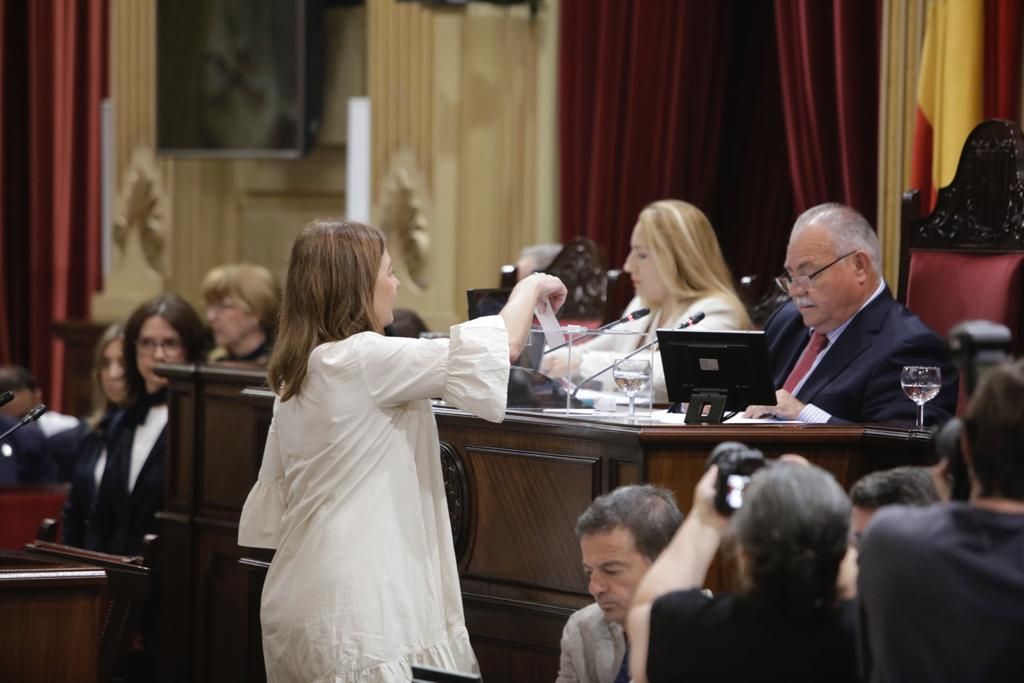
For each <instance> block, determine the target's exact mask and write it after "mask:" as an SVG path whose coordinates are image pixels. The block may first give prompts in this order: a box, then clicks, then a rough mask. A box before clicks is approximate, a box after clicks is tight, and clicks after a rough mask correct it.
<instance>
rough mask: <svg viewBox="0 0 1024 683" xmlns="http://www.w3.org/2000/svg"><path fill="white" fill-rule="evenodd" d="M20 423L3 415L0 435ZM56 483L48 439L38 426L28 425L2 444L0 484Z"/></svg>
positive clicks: (55, 469)
mask: <svg viewBox="0 0 1024 683" xmlns="http://www.w3.org/2000/svg"><path fill="white" fill-rule="evenodd" d="M17 423H18V420H16V419H14V418H13V417H9V416H7V415H0V434H2V433H3V432H6V431H7V430H8V429H9V428H10V427H13V426H14V425H16V424H17ZM56 480H57V467H56V466H55V465H54V464H53V460H51V458H50V450H49V448H48V447H47V444H46V437H45V436H43V433H42V432H41V431H40V430H39V426H38V425H35V424H27V425H25V426H24V427H22V428H20V429H18V430H17V431H15V432H14V433H13V434H11V435H10V436H8V437H7V438H5V439H4V440H3V441H2V442H0V485H5V486H14V485H16V484H45V483H49V482H52V481H56Z"/></svg>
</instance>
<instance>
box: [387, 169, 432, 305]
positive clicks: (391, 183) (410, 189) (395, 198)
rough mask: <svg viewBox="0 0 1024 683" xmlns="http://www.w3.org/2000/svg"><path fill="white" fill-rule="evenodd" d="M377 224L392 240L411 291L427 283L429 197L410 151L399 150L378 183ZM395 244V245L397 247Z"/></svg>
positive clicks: (417, 290) (394, 253) (422, 288)
mask: <svg viewBox="0 0 1024 683" xmlns="http://www.w3.org/2000/svg"><path fill="white" fill-rule="evenodd" d="M377 215H378V216H379V219H378V222H377V224H378V226H379V227H380V229H381V230H383V231H384V234H385V235H387V237H388V242H389V244H391V245H392V246H391V249H390V251H391V257H392V259H394V261H395V265H396V268H397V269H398V270H400V271H402V272H401V273H400V277H402V275H404V277H402V279H403V280H404V281H405V282H407V283H409V284H410V285H411V287H412V289H413V291H416V292H421V291H423V290H426V289H428V288H429V287H430V278H429V276H428V268H429V256H430V234H429V229H430V215H431V210H430V198H429V194H428V191H427V186H426V182H425V181H424V179H423V175H422V174H421V173H420V172H419V170H418V168H417V165H416V160H415V158H414V156H413V154H412V153H411V152H410V151H409V150H407V149H403V150H400V151H399V152H398V153H397V154H396V155H395V157H394V159H393V160H392V162H391V166H390V168H389V170H388V172H387V173H386V174H385V176H384V180H383V182H382V184H381V193H380V203H379V205H378V208H377ZM396 246H397V248H396Z"/></svg>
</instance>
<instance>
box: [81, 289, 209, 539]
mask: <svg viewBox="0 0 1024 683" xmlns="http://www.w3.org/2000/svg"><path fill="white" fill-rule="evenodd" d="M204 335H205V330H204V328H203V323H202V322H201V321H200V319H199V316H198V315H197V314H196V312H195V310H194V309H193V308H192V306H190V305H189V303H188V302H187V301H185V300H184V299H182V298H181V297H179V296H177V295H176V294H162V295H160V296H158V297H156V298H154V299H150V300H149V301H147V302H145V303H143V304H142V305H140V306H139V307H138V308H136V309H135V311H134V312H133V313H132V314H131V316H130V317H129V318H128V322H127V323H125V330H124V365H125V380H126V384H127V387H128V407H127V408H126V409H125V411H124V412H123V413H122V414H121V415H120V416H119V419H118V420H116V422H115V424H113V425H111V427H110V437H109V439H108V445H107V448H108V455H107V467H106V471H105V472H104V474H103V480H102V482H101V483H100V489H99V493H98V496H97V499H96V505H95V509H94V511H93V517H92V520H91V522H90V524H91V529H90V534H91V535H92V536H94V537H95V539H96V550H99V551H101V552H106V553H114V554H116V555H133V554H135V553H137V552H139V550H140V549H141V547H142V539H143V538H144V537H145V535H146V534H156V533H159V526H158V525H157V521H156V513H157V512H158V511H159V510H161V509H162V508H163V500H164V459H165V455H166V451H167V434H166V427H167V380H166V379H164V378H163V377H160V376H159V375H157V374H156V367H157V366H158V365H160V364H162V363H191V362H195V361H197V360H199V359H200V358H201V357H202V351H203V343H204V339H205V336H204Z"/></svg>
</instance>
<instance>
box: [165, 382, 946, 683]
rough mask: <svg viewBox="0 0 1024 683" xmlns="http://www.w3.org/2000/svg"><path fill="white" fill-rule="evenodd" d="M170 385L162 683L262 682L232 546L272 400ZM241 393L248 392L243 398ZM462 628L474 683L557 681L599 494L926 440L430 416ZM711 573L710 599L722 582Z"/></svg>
mask: <svg viewBox="0 0 1024 683" xmlns="http://www.w3.org/2000/svg"><path fill="white" fill-rule="evenodd" d="M161 372H162V374H165V376H167V377H169V378H170V380H171V392H170V406H171V409H170V423H169V430H170V431H169V439H170V440H169V457H168V465H167V466H168V484H167V510H166V512H164V513H163V514H162V515H161V519H162V526H163V529H162V537H163V540H164V555H163V557H164V565H163V568H164V571H163V579H162V580H163V589H162V595H163V601H162V609H163V616H162V619H163V628H162V638H161V645H162V648H161V649H162V653H161V656H162V664H161V669H162V675H163V676H164V680H165V681H218V682H219V681H250V680H259V679H260V678H261V677H262V676H263V671H262V652H261V645H260V638H259V633H260V631H259V626H258V619H259V600H258V598H259V594H260V589H261V585H262V583H261V582H262V576H263V572H264V569H265V567H266V562H267V561H268V560H269V559H270V556H269V554H263V553H259V552H257V551H254V550H251V549H246V548H240V547H239V546H238V545H237V544H236V538H237V532H238V517H239V513H240V511H241V507H242V504H243V502H244V501H245V497H246V494H247V493H248V491H249V488H250V487H251V486H252V484H253V483H254V482H255V480H256V475H257V472H258V470H259V463H260V459H261V457H262V451H263V443H264V441H265V439H266V433H267V428H268V427H269V424H270V418H271V409H272V403H273V400H272V395H271V394H270V392H268V391H266V390H249V389H246V387H250V386H258V385H261V384H262V383H263V374H262V372H261V371H257V370H240V369H235V368H226V367H223V366H166V367H165V368H164V369H163V370H161ZM243 390H245V391H244V392H243ZM435 414H436V416H437V421H438V427H439V431H440V436H441V447H440V453H439V457H440V458H441V460H442V465H443V469H444V473H445V488H446V491H445V493H446V495H447V499H448V508H449V512H450V515H451V519H452V533H453V535H454V537H455V549H456V554H457V557H458V564H459V571H460V575H461V581H462V595H463V602H464V605H465V611H466V622H467V626H468V628H469V633H470V637H471V638H472V641H473V647H474V649H475V651H476V654H477V657H478V658H479V660H480V667H481V672H482V674H483V677H484V680H486V681H488V682H489V683H495V682H502V681H509V682H513V681H514V682H522V681H553V680H554V679H555V677H556V674H557V670H558V657H559V641H560V637H561V631H562V627H563V626H564V624H565V621H566V619H567V618H568V617H569V615H570V614H571V613H572V612H573V611H574V610H576V609H578V608H580V607H582V606H584V605H586V604H588V603H589V602H590V601H591V599H590V596H589V595H588V594H587V590H586V588H587V584H586V579H585V577H584V575H583V571H582V567H581V560H580V552H579V543H578V542H577V540H576V537H575V534H574V531H573V530H574V527H575V524H576V518H577V517H578V516H579V515H580V513H582V512H583V510H584V509H585V508H586V507H587V506H588V505H589V504H590V501H592V500H593V499H594V497H595V496H597V495H600V494H602V493H605V492H607V491H610V490H611V489H613V488H615V487H616V486H618V485H620V484H627V483H634V482H650V483H655V484H659V485H662V486H666V487H668V488H669V489H671V490H673V491H674V492H675V494H676V496H677V497H678V499H679V503H680V506H681V507H682V508H683V509H684V510H686V509H688V508H689V506H690V502H691V495H692V491H693V488H694V486H695V485H696V483H697V481H698V479H699V478H700V476H701V474H702V472H703V468H704V461H705V459H706V457H707V454H708V453H709V452H710V450H711V449H712V447H713V446H714V445H716V444H717V443H719V442H721V441H725V440H730V439H732V440H739V441H744V442H746V443H748V444H750V445H752V446H755V447H757V448H760V449H761V450H762V451H764V452H765V455H767V456H770V457H773V456H777V455H780V454H782V453H786V452H796V453H800V454H802V455H805V456H806V457H808V458H809V459H810V460H811V461H812V462H815V463H816V464H818V465H820V466H822V467H824V468H825V469H827V470H829V471H830V472H832V473H833V474H834V475H835V476H836V478H837V479H838V480H839V481H840V482H841V483H842V484H843V485H844V486H847V487H848V486H849V485H850V484H851V483H852V482H853V481H855V480H856V479H858V478H859V477H860V476H861V475H863V474H864V473H866V472H869V471H871V470H875V469H881V468H886V467H892V466H896V465H906V464H922V463H923V462H924V461H925V459H926V458H927V457H928V456H927V435H925V434H920V433H914V432H908V431H904V430H898V429H888V428H874V427H865V426H844V427H839V426H827V425H782V424H779V425H733V426H730V425H714V426H712V425H701V426H650V425H649V426H639V425H635V424H627V423H626V422H625V421H623V420H620V421H617V422H609V421H597V420H593V419H590V420H587V419H575V418H566V417H564V416H557V415H547V414H541V413H510V414H509V415H508V416H507V417H506V419H505V421H504V422H503V423H502V424H491V423H488V422H485V421H483V420H480V419H477V418H475V417H473V416H471V415H467V414H465V413H462V412H460V411H457V410H453V409H447V408H437V409H435ZM726 582H727V581H726V576H725V574H724V572H723V570H721V569H713V572H712V574H711V576H710V578H709V587H711V588H713V589H715V588H718V587H720V586H723V585H726Z"/></svg>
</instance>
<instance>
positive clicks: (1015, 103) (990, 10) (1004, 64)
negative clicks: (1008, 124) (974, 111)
mask: <svg viewBox="0 0 1024 683" xmlns="http://www.w3.org/2000/svg"><path fill="white" fill-rule="evenodd" d="M1022 25H1024V0H986V2H985V94H984V98H985V100H984V111H985V118H986V119H1010V120H1012V121H1019V120H1020V118H1019V116H1020V79H1021V26H1022Z"/></svg>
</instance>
